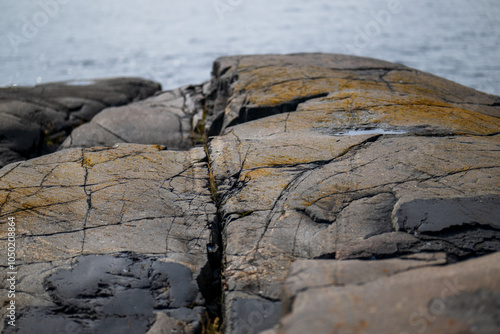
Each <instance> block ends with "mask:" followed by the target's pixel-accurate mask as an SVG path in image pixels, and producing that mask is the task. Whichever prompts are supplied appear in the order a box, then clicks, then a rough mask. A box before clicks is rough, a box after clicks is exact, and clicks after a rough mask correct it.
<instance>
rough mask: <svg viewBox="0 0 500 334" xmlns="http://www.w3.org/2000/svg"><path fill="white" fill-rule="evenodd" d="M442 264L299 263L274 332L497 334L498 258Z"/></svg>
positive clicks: (499, 311)
mask: <svg viewBox="0 0 500 334" xmlns="http://www.w3.org/2000/svg"><path fill="white" fill-rule="evenodd" d="M419 262H421V263H419ZM439 264H442V261H436V260H434V261H429V260H424V261H422V260H416V259H413V260H412V259H408V258H406V259H403V258H400V259H390V260H379V261H359V260H349V261H337V260H327V261H325V260H321V261H319V260H302V261H297V262H295V263H294V264H293V265H292V266H291V269H290V275H289V277H288V279H287V281H286V283H285V290H284V298H285V299H286V300H287V307H288V308H289V311H290V313H288V314H287V315H286V316H284V317H283V318H282V322H281V327H280V329H279V330H278V331H276V333H305V332H311V333H330V332H332V330H334V332H335V333H354V332H363V333H465V332H467V333H468V332H473V333H496V332H497V331H498V328H499V327H500V321H499V315H500V304H499V302H498V300H499V299H498V297H499V296H500V280H499V277H500V276H499V275H500V254H499V253H495V254H492V255H488V256H484V257H481V258H479V259H473V260H468V261H464V262H461V263H458V264H453V265H448V266H444V267H443V266H436V265H439Z"/></svg>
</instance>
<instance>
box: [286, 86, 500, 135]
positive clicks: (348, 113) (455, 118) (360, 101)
mask: <svg viewBox="0 0 500 334" xmlns="http://www.w3.org/2000/svg"><path fill="white" fill-rule="evenodd" d="M298 110H299V111H300V112H308V113H314V112H318V113H320V114H321V115H322V116H321V117H322V118H323V119H322V121H316V124H317V125H319V126H320V127H321V126H330V127H348V126H380V125H382V124H384V125H386V126H398V127H412V126H427V127H431V128H438V129H440V130H448V131H452V132H454V133H456V134H477V135H487V134H492V133H496V132H498V130H499V129H500V119H498V118H495V117H491V116H488V115H485V114H481V113H478V112H475V111H471V110H467V109H463V108H458V107H457V106H456V105H454V104H451V103H447V102H444V101H441V100H439V99H436V98H432V97H427V96H422V95H414V94H411V95H405V94H397V93H388V92H381V91H373V90H371V91H359V90H357V91H344V92H339V93H337V94H330V95H329V96H328V97H324V98H320V99H315V100H311V101H309V102H307V103H304V104H301V105H300V106H299V108H298ZM327 110H330V111H331V112H330V113H329V116H328V117H325V111H327ZM288 123H289V124H291V123H292V120H290V119H289V120H288ZM320 123H324V124H320Z"/></svg>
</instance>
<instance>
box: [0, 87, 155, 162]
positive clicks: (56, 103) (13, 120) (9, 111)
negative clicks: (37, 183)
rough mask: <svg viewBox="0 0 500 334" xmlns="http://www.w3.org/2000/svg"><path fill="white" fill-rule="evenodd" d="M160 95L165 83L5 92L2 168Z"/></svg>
mask: <svg viewBox="0 0 500 334" xmlns="http://www.w3.org/2000/svg"><path fill="white" fill-rule="evenodd" d="M158 90H160V85H159V84H157V83H154V82H151V81H148V80H143V79H138V78H112V79H96V80H90V81H85V82H72V81H68V82H56V83H48V84H42V85H37V86H35V87H5V88H0V118H1V119H2V124H1V125H0V167H3V166H5V165H7V164H9V163H13V162H16V161H20V160H25V159H28V158H33V157H36V156H39V155H42V154H47V153H50V152H54V151H55V150H56V149H57V147H58V146H59V145H60V144H61V143H62V142H63V140H64V139H65V138H66V136H67V135H68V134H69V133H70V132H71V130H72V129H73V128H74V127H76V126H78V125H80V124H82V123H85V122H88V121H90V120H91V119H92V117H93V116H94V115H96V114H97V113H99V112H100V111H101V110H102V109H104V108H106V107H109V106H118V105H123V104H127V103H130V102H132V101H135V100H140V99H145V98H146V97H148V96H151V95H153V94H154V93H155V92H156V91H158Z"/></svg>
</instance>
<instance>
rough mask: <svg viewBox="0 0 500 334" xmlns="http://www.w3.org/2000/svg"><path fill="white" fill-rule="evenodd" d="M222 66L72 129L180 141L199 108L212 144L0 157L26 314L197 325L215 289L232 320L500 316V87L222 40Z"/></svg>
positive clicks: (0, 195)
mask: <svg viewBox="0 0 500 334" xmlns="http://www.w3.org/2000/svg"><path fill="white" fill-rule="evenodd" d="M213 74H214V76H213V78H212V80H211V82H210V84H209V85H203V86H202V85H200V86H190V87H183V88H181V89H178V90H174V91H169V92H163V93H161V94H158V95H156V96H154V97H152V98H150V99H147V100H145V101H142V102H138V103H135V104H129V105H127V106H125V107H122V108H109V109H107V110H106V111H104V112H103V113H101V114H100V115H98V116H96V117H95V118H94V119H93V121H92V122H90V123H88V124H86V125H84V126H82V127H81V128H78V129H77V130H75V131H74V132H73V134H72V136H71V139H68V140H67V142H66V143H65V145H64V146H72V145H74V146H95V145H105V146H111V145H113V144H114V143H115V142H119V141H123V142H125V141H130V142H132V141H138V142H141V143H146V142H147V143H154V142H160V143H163V144H165V145H166V146H167V148H169V149H183V148H186V147H190V146H191V145H193V144H194V142H195V141H196V140H194V137H191V136H192V133H189V134H188V129H189V131H191V130H193V129H194V128H195V126H196V125H200V126H199V127H197V128H198V130H202V129H203V128H206V129H208V130H207V131H208V133H209V134H212V135H216V136H214V137H211V138H208V140H205V139H207V138H204V137H203V136H200V139H203V146H204V147H203V148H202V147H198V148H193V149H190V150H189V151H184V152H174V151H169V150H166V149H165V147H163V146H158V145H156V146H145V145H136V144H119V145H118V146H116V147H93V148H83V149H69V150H62V151H59V152H57V153H55V154H51V155H46V156H42V157H39V158H37V159H33V160H29V161H26V162H23V163H15V164H11V165H8V166H6V167H4V168H3V169H2V170H1V171H0V219H1V220H2V222H5V220H6V219H7V217H11V216H13V217H15V218H16V221H17V224H18V226H17V228H18V231H17V232H18V259H19V279H20V281H19V284H18V294H17V297H16V302H17V301H18V302H19V315H20V317H19V319H18V321H19V324H22V326H23V328H31V327H33V326H34V325H35V324H36V323H37V322H39V321H40V320H39V319H40V318H44V319H45V321H46V322H47V323H48V324H50V325H49V327H48V328H50V330H51V331H52V332H54V331H57V330H66V331H68V330H70V331H73V332H74V331H78V330H80V331H82V332H91V331H92V330H93V331H97V332H106V333H108V332H110V333H111V332H113V331H116V332H123V331H124V327H123V326H124V322H123V319H124V318H126V319H130V322H127V326H129V328H130V327H132V328H133V332H137V333H146V332H148V333H150V334H156V333H163V332H170V331H172V330H176V331H178V332H182V331H185V332H196V331H199V330H200V326H201V319H202V318H203V317H205V314H206V312H208V313H211V315H212V317H214V316H220V314H219V313H218V312H217V311H218V310H217V306H218V305H220V306H221V307H222V315H223V321H224V326H223V329H222V330H223V331H225V332H226V333H258V332H263V333H266V334H269V333H277V332H284V333H288V332H293V333H294V332H301V333H303V332H311V333H313V332H314V333H331V332H332V331H333V332H341V333H342V332H346V333H351V332H356V331H359V332H363V331H364V332H372V333H379V332H396V333H405V332H408V333H413V332H419V331H422V330H423V327H422V326H424V325H425V326H426V327H425V329H428V330H430V331H431V332H450V333H462V332H467V331H470V332H474V331H476V332H479V333H489V332H492V331H491V329H495V328H496V327H498V310H499V308H500V307H499V305H498V300H497V297H498V296H500V294H499V291H498V290H499V289H498V288H499V286H500V275H499V273H498V270H499V268H498V253H497V252H498V251H499V250H500V226H499V223H498V219H496V217H497V216H498V214H499V211H498V207H499V205H498V204H500V203H499V199H500V154H499V152H500V149H499V148H500V121H499V120H500V98H499V97H497V96H492V95H488V94H484V93H480V92H477V91H474V90H472V89H469V88H466V87H463V86H460V85H458V84H455V83H452V82H449V81H447V80H444V79H441V78H437V77H435V76H432V75H430V74H427V73H423V72H420V71H417V70H413V69H410V68H407V67H405V66H402V65H397V64H392V63H388V62H384V61H379V60H374V59H367V58H359V57H352V56H342V55H324V54H298V55H287V56H277V55H264V56H238V57H224V58H220V59H218V60H217V61H216V62H215V64H214V72H213ZM78 96H80V95H78ZM80 97H81V96H80ZM76 99H77V98H72V100H71V103H77V102H76ZM68 103H69V102H68ZM24 107H26V106H24ZM24 107H23V108H24ZM26 108H27V107H26ZM201 111H205V112H206V113H204V114H201V113H200V112H201ZM142 120H149V123H144V124H140V123H141V121H142ZM16 122H17V120H16V119H12V120H11V123H12V124H17V125H16V126H19V127H21V126H22V123H19V122H18V123H16ZM172 122H173V123H172ZM162 124H163V125H162ZM181 124H182V125H181ZM167 129H170V130H167ZM162 132H163V133H162ZM127 136H128V137H127ZM23 138H25V139H26V140H25V141H24V142H23V141H19V143H18V144H19V145H21V144H22V145H24V146H26V147H28V146H30V145H32V143H36V142H37V141H39V140H41V139H40V138H43V136H42V135H40V136H39V137H37V136H35V135H33V136H32V137H23ZM143 140H144V141H143ZM200 142H201V141H200ZM200 144H201V143H200ZM176 145H177V146H176ZM1 233H3V234H2V235H0V240H1V243H2V244H4V243H5V241H6V240H7V237H6V232H5V231H4V230H2V232H1ZM2 247H3V246H2ZM491 253H495V254H493V255H492V254H491ZM0 266H2V267H1V270H2V275H4V274H5V273H6V271H7V268H6V266H5V265H4V264H0ZM89 268H94V269H95V270H89ZM120 270H121V271H120ZM123 270H125V271H123ZM122 272H123V275H122V274H121V273H122ZM145 272H147V273H148V274H147V275H146V274H145ZM118 273H120V274H118ZM154 273H156V274H157V275H154ZM77 277H80V278H81V279H76V278H77ZM98 282H101V283H98ZM450 282H451V283H450ZM3 283H4V285H5V283H6V282H5V280H4V282H3ZM66 283H71V284H66ZM162 284H163V285H162ZM447 284H448V285H449V284H455V285H454V286H455V287H458V288H457V290H458V292H457V293H454V292H451V290H450V289H451V287H450V286H448V285H447ZM165 286H166V290H164V289H165ZM444 288H447V289H448V290H446V293H442V291H443V289H444ZM220 289H222V292H221V291H220ZM174 290H175V291H174ZM132 299H133V300H137V304H136V306H138V307H134V302H132V301H131V300H132ZM452 300H453V301H454V302H453V303H452V302H451V301H452ZM406 301H407V303H406V304H405V302H406ZM401 303H403V304H401ZM471 303H473V304H471ZM86 305H89V306H86ZM443 305H444V307H443ZM472 306H473V307H472ZM422 308H423V310H424V313H422V314H419V313H416V315H415V314H414V312H420V310H421V309H422ZM2 312H5V311H4V309H2ZM425 312H427V313H425ZM428 312H434V313H432V314H431V313H428ZM4 315H5V313H2V316H4ZM410 318H411V319H410ZM429 319H432V320H429ZM424 321H425V322H424ZM214 323H217V321H216V320H215V319H212V324H214ZM205 325H207V324H205ZM67 326H69V327H70V328H69V329H68V327H67ZM276 326H279V327H276ZM447 326H448V327H447ZM211 329H213V328H211ZM127 330H129V329H127ZM130 330H131V331H132V329H130ZM205 330H206V331H208V330H209V329H208V328H205Z"/></svg>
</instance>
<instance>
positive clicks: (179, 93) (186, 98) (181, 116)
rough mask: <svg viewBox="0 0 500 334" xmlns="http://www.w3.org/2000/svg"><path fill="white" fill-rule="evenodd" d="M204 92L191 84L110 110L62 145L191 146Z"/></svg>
mask: <svg viewBox="0 0 500 334" xmlns="http://www.w3.org/2000/svg"><path fill="white" fill-rule="evenodd" d="M202 93H203V87H202V85H199V86H187V87H183V88H179V89H176V90H172V91H167V92H163V93H161V94H159V95H157V96H154V97H150V98H148V99H146V100H144V101H140V102H136V103H132V104H128V105H126V106H122V107H115V108H109V109H106V110H104V111H102V112H101V113H100V114H99V115H97V116H96V117H94V118H93V119H92V121H91V122H90V123H87V124H83V125H82V126H80V127H78V128H76V129H75V130H73V132H72V133H71V134H70V135H69V136H68V138H66V140H65V141H64V143H63V144H62V145H61V148H69V147H92V146H112V145H114V144H116V143H137V144H152V145H164V146H166V147H167V148H168V149H171V150H182V149H188V148H190V147H193V146H194V144H195V142H196V138H195V136H194V130H195V129H194V127H195V126H196V125H197V124H196V118H195V116H196V115H197V114H199V113H202V112H203V108H202V107H201V104H202V102H203V94H202ZM198 117H199V116H198ZM193 122H194V124H193Z"/></svg>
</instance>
